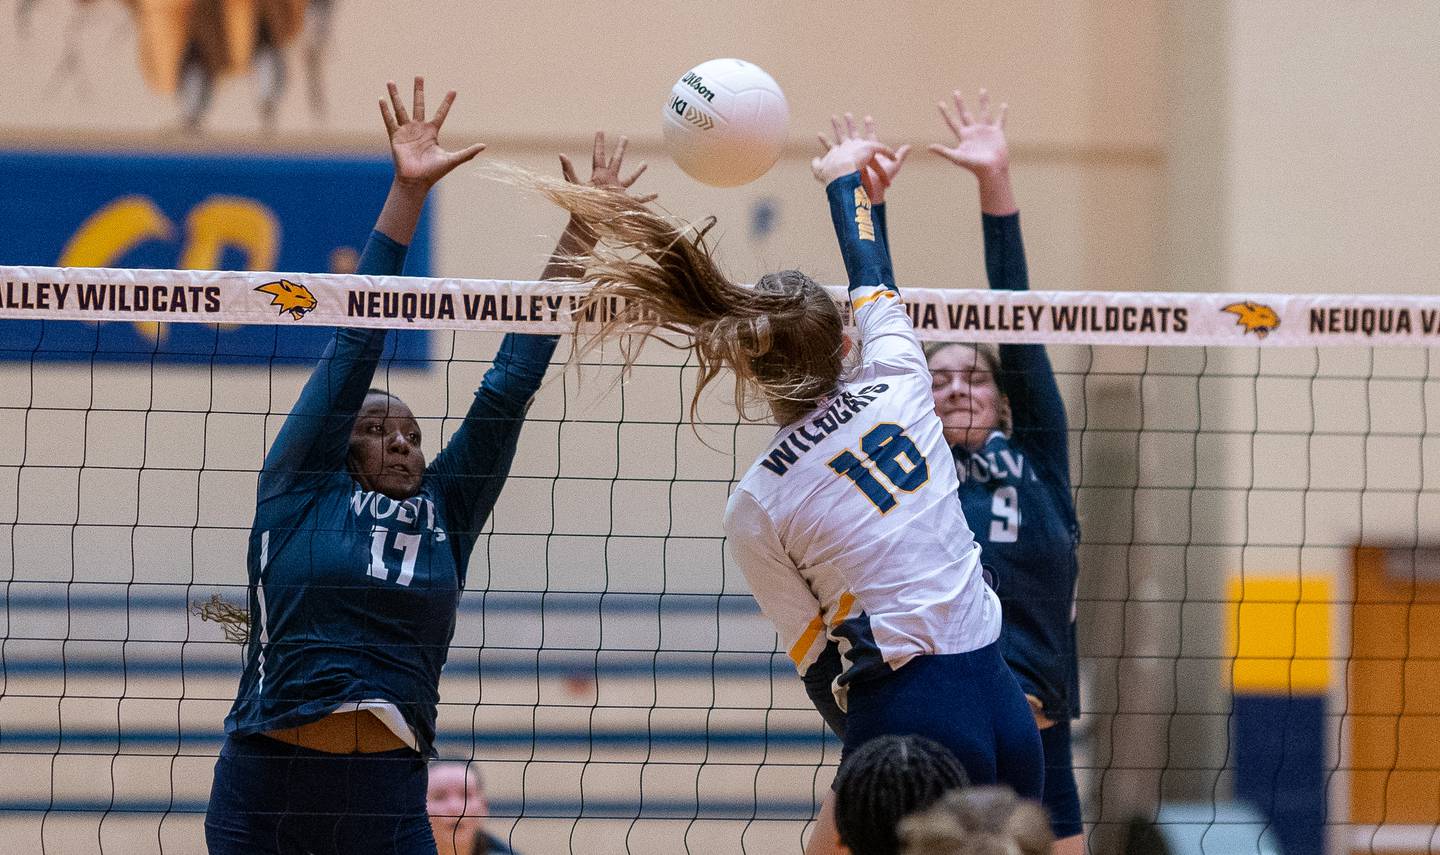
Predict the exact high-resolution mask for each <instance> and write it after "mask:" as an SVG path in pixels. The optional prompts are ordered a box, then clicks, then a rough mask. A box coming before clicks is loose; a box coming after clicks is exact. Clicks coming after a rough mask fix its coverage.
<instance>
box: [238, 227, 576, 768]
mask: <svg viewBox="0 0 1440 855" xmlns="http://www.w3.org/2000/svg"><path fill="white" fill-rule="evenodd" d="M404 258H405V247H403V246H401V245H399V244H397V243H395V242H394V241H391V240H390V239H389V238H387V237H385V236H384V235H381V234H379V233H378V232H377V233H374V234H372V235H371V237H370V240H369V242H368V243H367V244H366V247H365V252H364V254H363V256H362V258H361V262H360V267H359V270H358V272H359V273H362V274H369V275H391V274H398V273H399V272H400V270H401V267H402V265H403V263H404ZM385 338H386V333H385V331H383V330H355V329H341V330H337V331H336V333H335V339H334V340H333V341H332V342H331V343H330V344H329V345H328V346H327V347H326V349H325V352H324V354H323V355H322V356H321V357H320V361H319V363H318V364H317V365H316V367H315V371H314V373H313V374H312V375H311V376H310V380H309V381H308V382H307V383H306V384H305V388H304V391H302V392H301V393H300V399H299V400H298V401H297V402H296V404H295V407H294V409H293V410H292V411H291V413H290V415H289V417H287V418H286V420H285V424H284V426H283V427H282V428H281V430H280V433H279V435H278V436H277V437H276V439H275V442H274V444H273V445H272V446H271V448H270V452H269V454H268V455H266V458H265V465H264V469H263V470H262V471H261V473H260V478H259V488H258V491H257V499H256V508H255V522H254V525H253V526H252V528H251V531H250V547H249V556H248V565H249V575H250V641H249V644H248V647H247V651H246V662H245V670H244V673H243V674H242V676H241V679H240V689H239V692H238V696H237V697H236V699H235V705H234V707H233V708H232V709H231V711H230V714H229V716H227V717H226V719H225V730H226V732H227V733H229V734H232V735H237V736H244V735H250V734H254V733H260V732H263V731H267V730H276V729H280V728H289V727H296V726H299V725H302V724H305V723H307V722H311V721H315V720H318V719H320V718H323V717H324V716H326V715H328V714H329V713H330V712H331V711H333V710H335V709H336V708H338V707H339V706H341V705H342V704H345V703H348V702H352V701H364V700H381V701H388V702H390V703H393V704H394V705H395V706H396V707H397V708H398V709H399V710H400V711H401V713H402V714H403V715H404V716H405V719H406V721H407V723H408V724H409V725H410V727H412V728H413V729H414V730H415V734H416V737H417V740H418V743H419V745H418V747H419V749H420V750H421V752H422V753H433V750H432V747H431V746H432V744H433V742H434V737H435V709H436V703H437V702H438V700H439V682H440V669H441V668H442V667H443V666H444V664H445V658H446V655H447V653H448V651H449V644H450V638H451V636H452V635H453V634H454V631H455V612H456V607H457V605H458V603H459V598H460V592H461V590H462V589H463V588H464V585H465V569H466V566H467V564H468V563H469V560H470V553H471V550H472V549H473V548H474V546H475V541H476V539H477V538H478V536H479V533H480V529H481V527H482V526H483V525H484V523H485V520H486V518H487V517H488V516H489V514H490V510H491V508H492V507H494V504H495V500H496V498H497V497H498V496H499V494H500V488H501V487H502V486H503V485H504V482H505V476H506V475H507V474H508V473H509V471H510V462H511V460H512V458H513V457H514V454H515V444H516V441H517V439H518V437H519V434H520V428H521V426H522V424H523V422H524V418H525V412H526V409H527V408H528V406H529V403H530V400H531V398H532V397H533V396H534V394H535V390H536V389H538V388H539V385H540V382H541V380H542V379H543V378H544V375H545V369H546V367H547V366H548V365H549V361H550V356H551V355H552V353H553V352H554V349H555V343H556V339H555V338H554V337H552V336H519V335H513V334H512V335H508V336H506V337H505V340H504V342H503V343H502V344H501V346H500V350H499V352H498V353H497V354H496V356H495V362H494V365H493V366H492V367H491V368H490V370H489V371H488V372H486V374H485V379H484V381H483V383H482V384H481V386H480V388H479V389H477V390H476V392H475V398H474V402H473V403H472V404H471V406H470V409H469V412H468V413H467V414H466V416H465V420H464V423H463V424H462V425H461V426H460V427H459V428H458V429H457V430H456V431H455V434H454V436H453V437H452V438H451V440H450V442H449V444H448V445H447V446H446V447H445V449H444V450H443V451H442V452H440V454H439V455H437V456H436V457H435V459H434V461H433V462H431V463H430V465H429V466H427V467H426V469H425V475H424V479H423V481H422V483H421V489H420V492H419V494H418V495H416V496H413V497H411V498H409V499H406V500H404V501H397V500H395V499H391V498H389V497H387V496H384V495H381V494H378V493H375V492H373V491H368V490H365V489H364V488H362V487H361V486H360V484H359V483H358V482H356V480H355V479H354V478H353V477H351V475H350V473H349V471H348V469H347V466H346V459H347V457H348V454H349V445H350V432H351V428H352V426H353V425H354V422H355V418H356V413H357V412H358V411H359V409H360V407H361V405H362V404H363V403H364V400H365V396H366V391H367V389H368V388H369V387H370V383H371V381H372V379H373V378H374V375H375V369H376V366H377V364H378V362H379V359H380V355H381V351H382V350H383V348H384V345H385Z"/></svg>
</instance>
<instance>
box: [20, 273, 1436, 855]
mask: <svg viewBox="0 0 1440 855" xmlns="http://www.w3.org/2000/svg"><path fill="white" fill-rule="evenodd" d="M0 288H3V290H0V437H3V438H4V439H5V441H4V442H3V443H0V580H3V596H4V603H5V609H4V622H3V637H0V680H3V683H0V764H3V768H4V770H5V772H4V774H3V775H0V835H4V839H6V840H12V841H16V842H17V845H18V846H19V847H20V848H19V849H17V850H16V851H35V852H41V851H43V852H71V851H105V852H111V851H130V849H129V848H127V847H132V845H133V846H134V847H139V848H145V847H148V848H149V849H154V848H156V842H157V841H158V843H159V844H160V845H159V848H160V849H162V850H163V851H165V852H199V851H203V834H202V832H201V822H202V817H203V813H204V809H205V803H206V798H207V795H208V791H209V785H210V780H211V770H212V767H213V763H214V757H215V754H216V752H217V750H218V748H219V746H220V744H221V742H222V741H223V732H222V720H223V718H224V716H225V713H226V712H227V710H228V708H229V706H230V703H231V701H232V700H233V697H234V692H235V688H236V683H237V680H238V677H239V672H240V667H241V653H242V651H241V648H240V646H239V645H237V644H235V643H234V642H233V641H232V640H229V639H227V637H226V634H225V629H226V624H224V623H223V622H216V621H214V620H210V618H214V617H216V616H217V615H218V613H219V612H223V610H224V607H225V604H231V605H234V604H243V603H244V602H245V585H246V568H245V552H246V543H247V537H248V533H249V528H250V523H251V519H252V517H253V514H254V501H255V499H254V496H255V484H256V476H257V472H258V469H259V467H260V464H261V461H262V459H263V457H264V454H265V451H266V449H267V448H268V446H269V443H270V442H271V441H272V440H273V438H274V436H275V434H276V431H277V430H278V429H279V427H280V424H281V423H282V421H283V419H284V417H285V415H286V414H287V413H288V411H289V409H290V407H291V406H292V405H293V403H294V401H295V399H296V397H297V394H298V392H299V388H300V386H301V384H302V383H303V382H304V380H305V378H306V377H307V376H308V372H309V368H310V367H311V366H313V364H314V356H315V352H314V351H313V350H312V351H305V350H304V349H303V348H300V349H297V348H294V347H291V345H290V344H288V343H287V342H288V341H289V340H288V339H285V338H284V337H283V336H282V334H281V331H282V330H285V329H286V328H295V327H306V328H310V327H320V328H322V329H323V328H325V327H327V326H356V327H385V328H391V329H397V330H425V331H428V338H427V339H425V340H423V341H421V342H419V343H418V344H414V343H412V344H411V345H407V346H406V347H403V348H397V349H393V350H392V351H391V352H390V353H388V354H387V357H386V358H385V359H384V360H382V363H381V368H380V371H379V372H378V374H377V378H376V385H379V386H382V387H385V388H388V389H389V390H390V391H391V392H394V393H396V394H398V395H400V396H401V397H402V398H403V399H404V400H405V401H406V402H407V403H408V404H409V405H410V406H411V408H412V409H413V410H414V412H415V414H416V416H417V418H418V420H419V421H420V423H421V425H422V427H423V428H424V433H425V436H426V437H427V439H426V443H425V444H426V449H425V451H426V453H427V455H428V456H431V457H433V455H434V454H435V452H436V451H438V449H439V448H440V447H441V445H443V443H444V441H445V440H446V439H448V437H449V435H450V433H451V432H453V430H454V429H455V428H456V427H458V425H459V424H460V420H461V418H462V417H463V415H464V413H465V410H466V408H467V406H468V403H469V399H470V397H471V395H472V393H473V390H474V389H475V387H476V386H477V385H478V383H479V381H480V378H481V376H482V375H483V373H484V371H485V369H486V368H487V367H488V366H489V361H490V359H491V357H492V355H493V353H494V351H495V347H496V344H497V343H498V334H499V333H503V332H511V331H518V332H559V333H565V332H569V331H570V330H571V320H570V311H571V310H572V309H573V307H574V306H575V305H576V302H575V301H577V300H578V299H579V297H580V295H581V293H582V292H581V290H579V289H578V288H577V286H561V285H554V284H548V283H531V282H499V281H488V280H458V279H416V278H404V277H391V278H382V277H363V276H353V275H352V276H340V275H291V274H284V275H282V274H266V273H248V272H247V273H235V272H200V271H165V270H112V269H75V268H41V267H0ZM835 295H836V297H837V300H838V299H840V298H841V297H842V296H843V289H836V290H835ZM904 297H905V300H906V302H907V306H908V308H909V310H910V313H911V317H912V319H913V320H914V322H915V325H916V329H917V331H918V332H919V334H920V336H921V338H922V339H925V340H931V341H961V342H1034V343H1043V344H1046V345H1048V346H1049V348H1050V355H1051V358H1052V361H1053V362H1054V365H1055V371H1056V375H1057V380H1058V382H1059V385H1060V388H1061V390H1062V394H1063V396H1064V398H1065V402H1066V406H1067V411H1068V417H1069V424H1070V444H1071V460H1072V482H1073V487H1074V495H1075V501H1076V504H1077V507H1078V511H1079V516H1080V523H1081V542H1080V568H1081V578H1080V587H1079V591H1078V604H1077V616H1078V626H1079V637H1080V651H1081V676H1082V679H1081V686H1082V703H1081V706H1082V710H1083V715H1082V717H1081V719H1080V720H1079V721H1078V722H1077V723H1076V734H1077V751H1076V759H1077V767H1078V769H1077V774H1078V778H1079V781H1080V785H1081V791H1082V797H1083V801H1084V804H1085V818H1086V822H1087V825H1088V827H1089V828H1090V829H1091V831H1092V836H1091V846H1092V850H1093V851H1105V850H1114V849H1116V848H1117V847H1118V846H1119V845H1121V843H1122V842H1123V841H1124V839H1125V838H1126V837H1127V836H1129V835H1134V834H1136V833H1137V832H1136V828H1138V827H1140V826H1144V827H1148V828H1150V829H1151V830H1152V831H1155V832H1157V833H1159V834H1160V835H1161V836H1165V837H1168V838H1169V839H1172V840H1185V839H1195V840H1198V839H1199V838H1200V836H1207V839H1209V840H1212V841H1213V840H1215V839H1217V838H1216V837H1215V835H1222V836H1224V835H1230V836H1232V837H1233V839H1234V840H1236V841H1239V843H1237V845H1243V846H1245V847H1246V848H1245V849H1244V850H1243V851H1263V850H1257V849H1255V848H1253V847H1257V846H1261V845H1262V844H1263V842H1264V841H1276V840H1280V841H1283V843H1284V844H1285V849H1286V851H1310V850H1308V849H1307V847H1308V846H1311V845H1315V844H1316V843H1317V841H1323V842H1324V843H1325V844H1326V845H1328V846H1329V847H1331V848H1348V849H1354V850H1356V851H1366V852H1383V851H1416V850H1417V849H1418V850H1419V851H1425V847H1426V846H1430V847H1431V848H1432V850H1433V847H1434V846H1435V845H1436V844H1435V843H1434V839H1435V838H1434V833H1435V829H1436V827H1437V825H1440V802H1437V801H1436V799H1435V795H1434V794H1435V793H1436V792H1437V791H1440V789H1437V788H1440V757H1437V756H1436V755H1435V752H1434V746H1435V745H1437V744H1440V707H1437V706H1436V704H1437V703H1440V702H1437V701H1436V700H1435V698H1437V697H1440V664H1437V663H1440V620H1437V619H1436V618H1440V551H1437V549H1440V513H1437V511H1440V502H1437V500H1436V496H1437V493H1436V488H1437V485H1440V436H1437V434H1436V428H1435V427H1433V426H1436V425H1440V385H1437V383H1440V379H1437V376H1440V370H1437V369H1440V360H1437V357H1436V352H1435V346H1434V345H1435V343H1437V342H1440V299H1437V298H1427V297H1400V296H1334V297H1326V296H1313V295H1263V294H1255V295H1249V294H1233V293H1227V294H1179V293H1078V292H1030V293H1009V292H975V291H956V290H925V289H906V290H905V292H904ZM615 308H616V307H615V306H608V307H607V306H606V305H599V306H596V307H593V312H594V317H593V318H592V319H593V320H603V319H604V317H605V316H606V314H607V312H611V311H613V310H614V309H615ZM135 324H139V325H144V326H143V327H142V329H143V330H144V332H145V335H144V337H143V340H144V341H146V342H148V343H149V344H148V347H149V349H148V351H146V352H142V353H139V354H138V357H137V354H136V353H135V351H134V348H133V346H130V345H127V346H126V349H125V352H124V353H123V354H122V353H120V352H119V351H117V350H116V349H114V347H112V345H111V344H110V339H109V338H107V335H106V330H107V329H109V328H112V327H115V326H118V325H135ZM231 325H246V326H250V327H254V328H255V329H257V330H258V332H257V333H256V335H254V336H253V337H251V338H250V339H249V340H248V343H247V344H246V345H245V347H244V348H241V349H230V345H227V344H225V343H224V342H225V341H227V339H225V337H224V336H223V335H222V334H221V333H222V332H223V331H224V330H225V329H227V328H228V327H229V326H231ZM182 332H183V335H182V334H181V333H182ZM128 340H129V339H127V341H128ZM568 349H569V348H568V345H566V344H562V349H561V353H560V354H557V357H556V362H557V365H556V366H555V367H553V368H552V370H551V373H550V376H549V380H548V381H547V383H546V385H545V386H544V387H543V388H542V390H541V392H540V394H539V396H538V398H537V400H536V403H535V405H534V406H533V408H532V409H531V411H530V414H529V417H528V421H527V424H526V426H525V428H524V431H523V433H522V436H521V440H520V447H519V451H518V452H517V454H516V458H515V463H514V466H513V468H512V474H511V475H510V477H509V480H508V481H507V483H506V486H505V489H504V492H503V494H502V496H501V498H500V501H499V504H498V505H497V506H496V508H495V511H494V514H493V515H492V518H491V520H490V522H489V523H488V525H487V527H486V530H485V534H484V535H483V536H482V537H481V539H480V542H479V544H478V545H477V547H476V550H475V555H474V558H473V560H472V564H471V567H470V571H469V580H468V583H467V593H466V594H465V596H464V598H463V599H462V602H461V605H460V614H459V618H458V628H457V631H456V635H455V638H454V642H453V644H452V647H451V652H450V657H449V663H448V665H447V667H446V669H445V673H444V677H443V679H442V683H441V708H440V717H439V736H438V743H437V747H438V750H439V752H440V754H441V756H442V757H444V758H447V759H461V760H474V761H477V763H478V765H479V767H480V768H481V769H482V770H483V773H484V777H485V781H486V790H487V794H488V798H489V807H490V812H491V814H492V819H491V820H490V821H489V823H488V824H487V829H488V830H490V832H491V833H492V834H495V835H496V836H498V837H501V838H502V839H506V838H508V839H509V840H510V841H511V843H512V844H513V845H514V846H515V848H516V849H517V850H519V851H567V847H568V851H620V850H624V849H626V848H627V847H628V849H629V850H630V851H682V850H683V849H685V848H686V847H688V848H689V849H690V850H693V851H707V852H709V851H716V852H719V851H742V850H743V851H751V852H762V851H763V852H779V851H795V852H799V851H800V849H801V841H802V833H803V831H804V829H805V827H806V824H807V822H808V821H809V820H810V819H811V818H812V817H813V815H814V814H815V812H816V811H817V810H818V806H819V800H820V797H821V795H823V793H824V792H825V790H826V789H827V788H828V786H829V783H830V780H831V777H832V774H833V766H834V764H835V762H836V761H837V759H838V753H839V750H838V749H839V746H838V743H836V742H835V740H834V739H833V737H830V736H829V735H828V734H827V732H826V730H825V728H824V725H823V724H822V722H821V720H820V717H819V716H818V715H817V714H816V713H815V712H814V710H813V709H812V707H811V705H810V703H809V701H808V700H807V699H806V697H805V693H804V691H803V689H802V687H801V685H800V682H799V680H798V679H797V678H796V675H795V673H794V669H793V667H792V665H791V663H790V661H789V659H788V657H787V656H786V654H785V651H783V650H781V649H778V647H777V643H776V638H775V635H774V632H773V630H772V629H771V627H770V625H769V623H768V622H767V621H766V620H765V619H764V618H763V617H762V616H761V615H760V614H759V612H758V609H757V608H756V607H755V605H754V603H753V601H752V600H751V598H750V596H749V594H748V591H747V588H746V586H745V584H744V581H743V579H742V577H741V574H740V572H739V569H738V568H737V567H735V566H734V565H733V564H731V563H730V562H729V561H728V559H727V558H726V555H725V551H724V548H723V546H724V544H723V535H722V527H721V522H722V518H723V512H724V507H725V502H726V499H727V497H728V495H729V492H730V490H731V489H732V487H733V485H734V483H735V482H736V480H738V478H739V477H740V475H741V474H743V473H744V471H745V470H746V469H747V468H748V466H749V465H750V463H751V462H752V461H753V460H754V458H755V455H756V454H758V452H759V451H760V450H761V449H762V448H763V447H764V446H765V445H766V443H767V442H768V440H769V438H770V436H771V434H772V433H773V426H767V425H764V424H753V423H747V422H743V421H741V420H740V419H738V418H737V416H736V414H735V411H734V408H733V406H732V405H731V403H730V402H729V400H728V399H727V397H726V393H725V392H723V391H717V392H714V393H707V395H706V396H705V397H704V398H703V399H702V401H701V406H700V409H699V418H698V420H697V422H696V423H694V424H692V423H691V422H690V419H689V410H688V407H689V399H690V394H691V392H692V390H693V388H694V379H695V377H694V374H695V370H694V366H693V363H691V362H690V361H688V360H687V358H686V353H685V352H684V351H683V350H674V349H669V348H664V347H650V348H648V349H646V350H645V352H644V353H643V355H642V357H641V359H640V360H639V362H638V363H637V364H636V365H635V366H634V367H633V369H632V372H631V375H630V376H629V377H628V379H625V380H624V381H623V382H622V381H621V377H620V365H619V364H618V363H619V361H620V360H619V359H618V357H617V355H616V354H615V353H613V352H606V351H603V350H602V351H595V352H592V353H591V354H590V355H588V356H586V357H585V358H584V359H581V360H579V361H578V364H571V365H569V366H563V365H561V364H560V363H563V362H565V360H566V355H567V354H566V352H567V351H568ZM121 356H124V357H125V358H124V359H121V358H120V357H121ZM718 385H723V384H717V386H718ZM1012 464H1013V461H1006V460H1003V459H994V460H986V459H983V458H980V459H978V462H977V463H975V464H973V465H972V468H973V469H974V471H972V472H970V473H968V476H969V477H979V478H984V477H987V476H988V474H989V472H990V471H991V469H992V468H993V469H996V470H998V469H1000V468H1003V467H1005V466H1009V465H1012ZM981 522H983V521H981ZM977 524H979V523H977V521H973V520H972V521H971V525H972V527H973V526H975V525H977ZM1022 525H1023V522H1022ZM217 610H218V611H217ZM1137 818H1138V819H1139V824H1138V825H1137V824H1135V823H1134V822H1132V821H1133V820H1136V819H1137ZM1247 840H1248V841H1249V843H1248V844H1247V843H1245V841H1247ZM147 851H148V850H147ZM1197 851H1198V850H1197ZM1314 851H1319V850H1318V849H1316V850H1314Z"/></svg>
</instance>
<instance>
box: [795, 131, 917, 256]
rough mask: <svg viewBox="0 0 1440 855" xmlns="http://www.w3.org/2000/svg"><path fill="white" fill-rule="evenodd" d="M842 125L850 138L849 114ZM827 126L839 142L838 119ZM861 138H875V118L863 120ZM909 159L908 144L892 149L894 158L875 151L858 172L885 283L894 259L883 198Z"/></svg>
mask: <svg viewBox="0 0 1440 855" xmlns="http://www.w3.org/2000/svg"><path fill="white" fill-rule="evenodd" d="M845 122H846V126H847V127H848V128H850V129H852V130H851V133H852V135H853V133H854V132H853V128H854V124H855V120H854V118H853V117H852V116H851V115H850V114H849V113H846V114H845ZM830 124H831V127H832V129H833V130H834V131H835V137H836V139H839V137H840V120H839V119H838V118H836V117H834V116H831V117H830ZM864 135H865V139H867V140H878V139H879V137H878V136H877V134H876V128H875V119H874V117H872V116H866V117H865V120H864ZM818 136H819V137H820V142H821V144H822V145H824V146H825V148H826V149H827V150H828V149H829V147H830V141H829V140H828V139H826V137H825V135H824V134H819V135H818ZM909 156H910V145H909V143H906V144H905V145H901V146H896V147H895V156H894V157H890V156H889V155H887V154H885V153H884V152H878V153H876V155H875V157H874V158H873V159H871V161H870V162H869V163H868V164H866V165H865V168H864V169H862V170H861V171H860V180H861V184H862V185H863V186H864V188H865V192H866V193H868V194H869V195H870V216H871V217H872V218H873V219H874V220H875V237H876V239H877V240H879V241H880V248H881V250H882V251H883V252H884V253H885V271H884V273H885V277H884V278H885V281H887V282H894V281H895V271H894V267H893V259H894V256H893V255H892V254H891V252H890V226H889V224H888V223H887V222H886V219H887V217H886V211H887V210H888V209H887V207H886V204H885V198H886V196H887V195H889V191H890V185H891V184H893V183H895V177H896V176H897V175H899V174H900V168H901V167H903V166H904V165H905V158H907V157H909Z"/></svg>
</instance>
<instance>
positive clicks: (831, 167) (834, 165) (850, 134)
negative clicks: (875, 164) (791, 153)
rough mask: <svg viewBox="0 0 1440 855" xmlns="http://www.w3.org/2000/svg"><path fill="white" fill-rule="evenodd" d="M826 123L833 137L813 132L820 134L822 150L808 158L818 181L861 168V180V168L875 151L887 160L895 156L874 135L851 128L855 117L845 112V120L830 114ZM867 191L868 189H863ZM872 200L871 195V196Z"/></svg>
mask: <svg viewBox="0 0 1440 855" xmlns="http://www.w3.org/2000/svg"><path fill="white" fill-rule="evenodd" d="M830 126H831V128H832V129H833V130H834V132H835V139H834V140H833V141H832V140H829V139H826V137H825V135H824V134H823V133H822V134H816V136H818V137H819V138H820V144H821V145H822V146H823V147H824V148H825V152H824V153H823V154H821V155H820V156H819V157H816V158H814V159H813V160H811V161H810V171H811V172H813V173H814V174H815V179H816V180H817V181H819V182H820V183H821V184H829V183H830V182H831V181H834V180H835V179H836V178H840V177H842V176H845V175H849V174H850V173H852V172H861V173H862V174H861V180H862V181H863V180H864V174H863V173H864V170H865V168H866V167H867V166H869V165H870V163H871V162H872V161H874V160H875V158H876V156H877V155H882V156H885V157H888V158H890V159H891V160H897V159H899V155H898V153H897V152H895V151H892V150H891V149H890V147H889V146H887V145H885V144H884V143H882V142H880V141H879V140H876V139H866V138H865V136H864V134H861V133H860V132H859V131H858V130H857V129H856V128H855V117H854V116H852V115H850V114H849V113H846V114H845V123H844V124H843V125H842V124H841V123H840V120H839V119H838V118H835V117H834V116H832V117H831V118H830ZM867 192H868V190H867ZM871 201H872V203H873V201H874V200H873V199H872V200H871Z"/></svg>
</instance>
